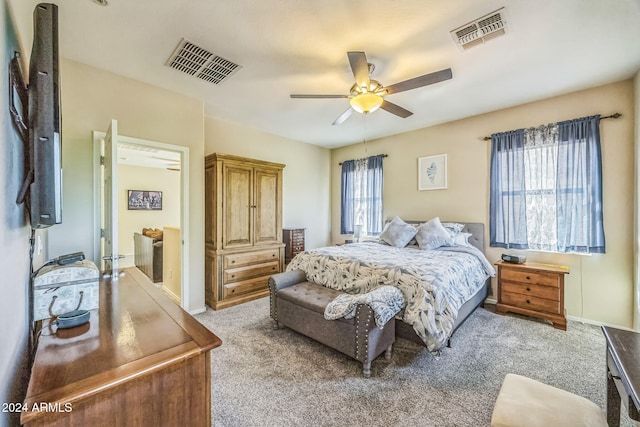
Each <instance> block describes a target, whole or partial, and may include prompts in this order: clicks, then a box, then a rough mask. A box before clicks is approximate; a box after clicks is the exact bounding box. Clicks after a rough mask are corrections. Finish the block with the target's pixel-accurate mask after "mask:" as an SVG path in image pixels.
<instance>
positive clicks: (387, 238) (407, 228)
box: [380, 216, 417, 248]
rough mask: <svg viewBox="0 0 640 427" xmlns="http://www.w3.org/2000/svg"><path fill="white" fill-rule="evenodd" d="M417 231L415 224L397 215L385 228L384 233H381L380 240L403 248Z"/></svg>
mask: <svg viewBox="0 0 640 427" xmlns="http://www.w3.org/2000/svg"><path fill="white" fill-rule="evenodd" d="M416 231H417V230H416V228H415V227H414V226H412V225H411V224H407V223H406V222H404V221H403V220H402V219H400V217H398V216H397V217H395V218H393V220H392V221H391V222H390V223H389V224H387V226H386V227H385V228H384V230H383V231H382V234H380V240H382V241H383V242H386V243H388V244H390V245H391V246H396V247H398V248H403V247H405V246H407V243H409V241H410V240H411V239H413V236H415V235H416Z"/></svg>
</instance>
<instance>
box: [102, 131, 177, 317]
mask: <svg viewBox="0 0 640 427" xmlns="http://www.w3.org/2000/svg"><path fill="white" fill-rule="evenodd" d="M105 136H106V132H102V131H95V130H94V131H93V230H94V236H93V248H94V249H93V250H94V258H96V259H95V261H96V262H100V253H101V241H102V240H101V239H102V238H101V236H100V225H101V224H100V222H101V206H102V201H101V200H100V195H101V185H102V177H101V174H100V170H101V168H100V156H101V155H102V141H103V140H104V137H105ZM118 142H124V143H127V144H133V145H141V146H144V147H150V148H157V149H159V150H167V151H175V152H178V153H180V233H181V235H182V239H181V243H182V245H181V246H182V248H181V249H182V250H181V252H182V260H181V268H180V275H181V277H180V288H181V289H180V292H181V295H180V306H181V307H182V308H183V309H185V310H187V311H189V306H188V302H189V301H190V297H189V288H190V286H189V274H188V273H189V269H188V268H187V267H188V266H189V265H190V264H189V245H185V237H188V236H189V147H184V146H181V145H174V144H166V143H163V142H157V141H150V140H146V139H140V138H133V137H129V136H124V135H118ZM96 265H100V264H96Z"/></svg>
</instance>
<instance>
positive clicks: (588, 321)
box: [484, 298, 638, 332]
mask: <svg viewBox="0 0 640 427" xmlns="http://www.w3.org/2000/svg"><path fill="white" fill-rule="evenodd" d="M484 303H485V304H494V305H495V304H497V303H498V300H495V299H493V298H487V299H485V300H484ZM567 320H572V321H574V322H580V323H585V324H587V325H595V326H608V327H611V328H616V329H622V330H625V331H631V332H638V331H635V330H633V329H632V328H627V327H626V326H620V325H613V324H611V323H605V322H599V321H597V320H591V319H585V318H582V317H578V316H570V315H567Z"/></svg>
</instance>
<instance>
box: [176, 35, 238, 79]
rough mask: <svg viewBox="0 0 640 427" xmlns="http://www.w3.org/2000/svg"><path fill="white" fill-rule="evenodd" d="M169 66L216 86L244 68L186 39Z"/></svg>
mask: <svg viewBox="0 0 640 427" xmlns="http://www.w3.org/2000/svg"><path fill="white" fill-rule="evenodd" d="M167 65H168V66H170V67H171V68H175V69H176V70H179V71H182V72H184V73H187V74H189V75H190V76H195V77H198V78H200V79H202V80H205V81H208V82H209V83H213V84H215V85H218V84H220V83H222V82H223V81H224V80H226V79H227V78H228V77H230V76H231V75H233V74H234V73H235V72H236V71H238V70H239V69H240V68H242V67H241V66H240V65H238V64H235V63H233V62H231V61H229V60H228V59H224V58H222V57H220V56H218V55H215V54H213V53H211V52H209V51H207V50H204V49H202V48H201V47H198V46H196V45H194V44H193V43H191V42H189V41H187V40H184V39H182V41H181V42H180V44H178V47H177V48H176V50H175V51H174V52H173V54H172V55H171V57H170V58H169V60H168V61H167Z"/></svg>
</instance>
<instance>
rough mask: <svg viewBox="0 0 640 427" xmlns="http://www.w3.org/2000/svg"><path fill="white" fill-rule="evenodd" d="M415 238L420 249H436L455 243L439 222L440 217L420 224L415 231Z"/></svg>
mask: <svg viewBox="0 0 640 427" xmlns="http://www.w3.org/2000/svg"><path fill="white" fill-rule="evenodd" d="M416 240H417V241H418V246H420V249H436V248H439V247H440V246H453V245H454V244H455V243H454V241H453V238H452V237H451V235H450V234H449V232H448V231H447V229H446V228H444V227H443V226H442V224H441V223H440V218H438V217H435V218H433V219H432V220H430V221H428V222H425V223H424V224H421V225H420V227H418V232H417V233H416Z"/></svg>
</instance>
